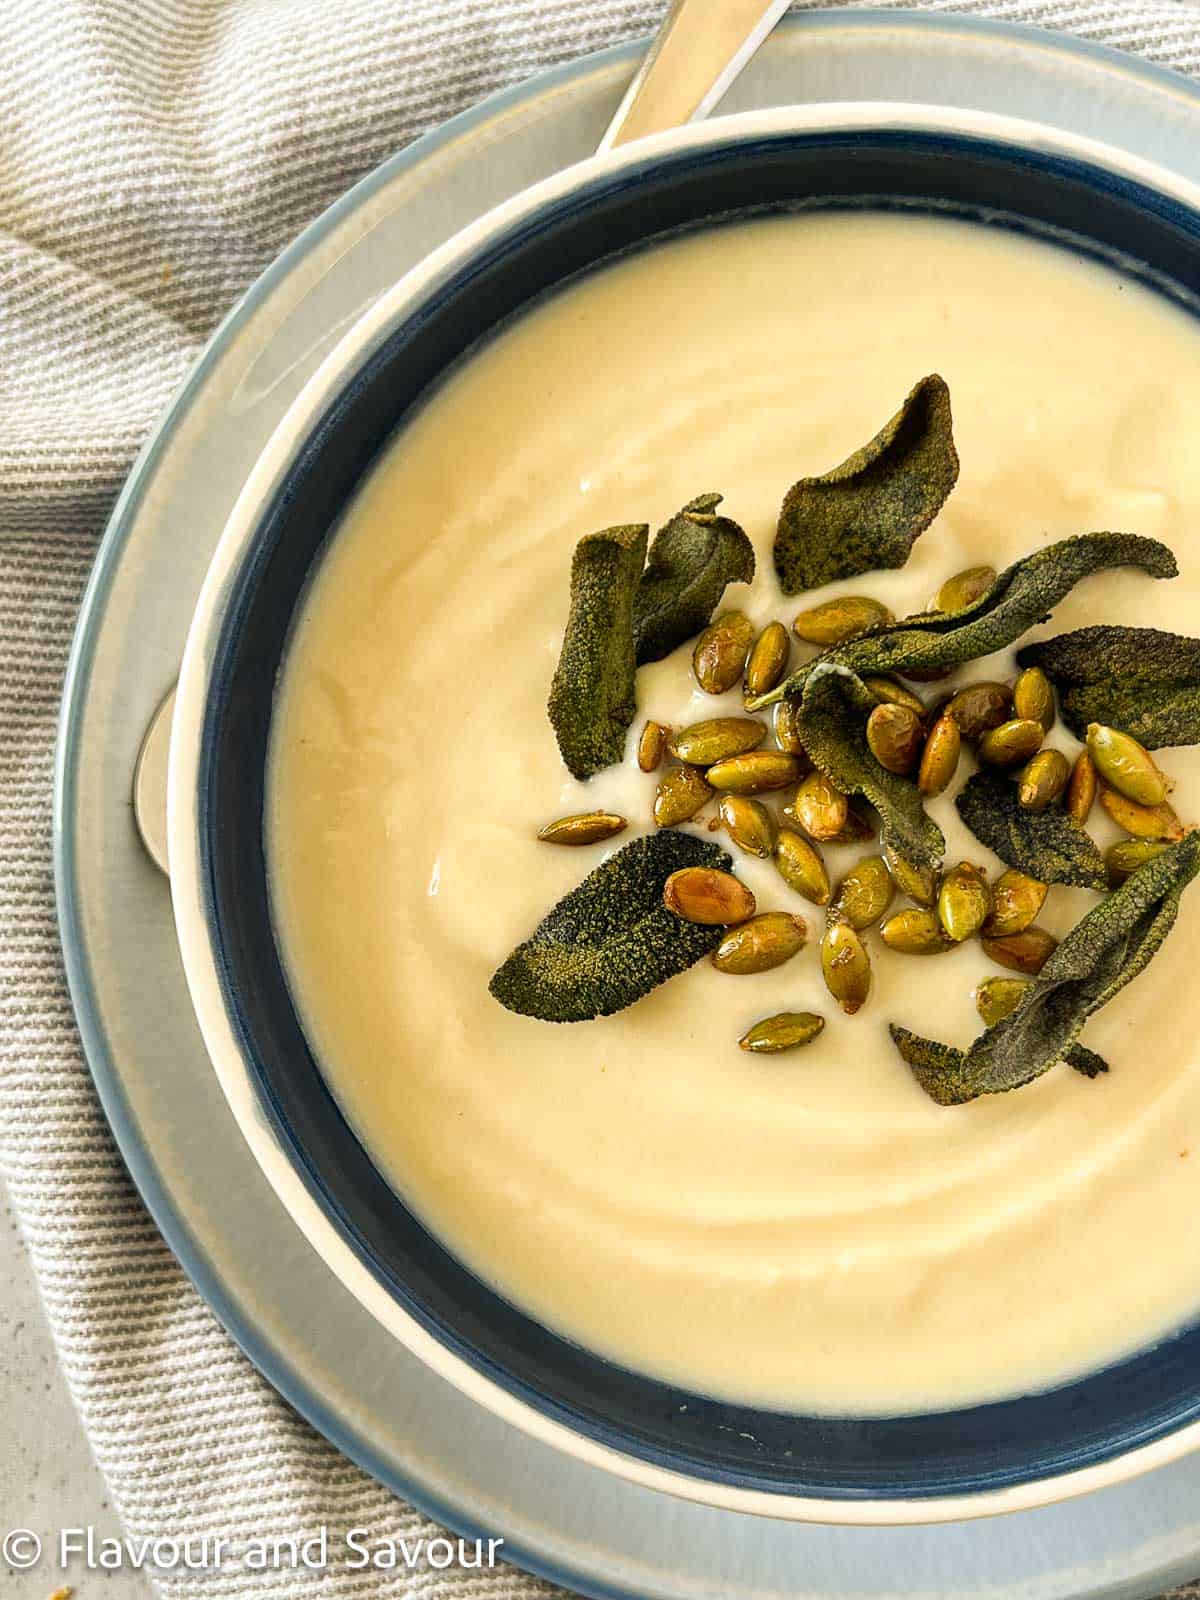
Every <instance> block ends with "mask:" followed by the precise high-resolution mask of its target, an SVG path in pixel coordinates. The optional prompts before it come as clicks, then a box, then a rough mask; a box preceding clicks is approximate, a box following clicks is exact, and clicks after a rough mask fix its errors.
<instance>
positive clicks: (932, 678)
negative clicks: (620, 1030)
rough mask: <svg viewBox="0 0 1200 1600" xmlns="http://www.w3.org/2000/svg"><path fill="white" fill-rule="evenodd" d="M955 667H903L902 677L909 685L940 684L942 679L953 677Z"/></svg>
mask: <svg viewBox="0 0 1200 1600" xmlns="http://www.w3.org/2000/svg"><path fill="white" fill-rule="evenodd" d="M955 670H956V669H955V667H905V669H904V676H905V677H906V678H907V679H908V681H909V682H910V683H941V681H942V679H943V678H950V677H953V676H954V673H955Z"/></svg>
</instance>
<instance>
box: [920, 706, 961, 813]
mask: <svg viewBox="0 0 1200 1600" xmlns="http://www.w3.org/2000/svg"><path fill="white" fill-rule="evenodd" d="M961 749H962V734H961V732H960V730H959V726H958V723H957V722H955V720H954V718H953V717H952V716H951V715H950V713H949V712H948V711H946V712H944V713H943V714H942V715H941V716H940V717H939V718H938V719H937V721H936V722H935V723H934V725H933V727H932V728H930V730H929V737H928V739H926V741H925V748H924V750H923V751H922V752H921V764H920V766H919V767H918V769H917V788H918V789H920V791H921V793H922V794H923V795H928V796H929V797H931V798H932V796H934V795H937V794H941V792H942V790H943V789H944V788H945V787H946V785H947V784H948V783H949V782H950V780H951V778H953V776H954V774H955V771H956V770H957V768H958V756H959V751H960V750H961Z"/></svg>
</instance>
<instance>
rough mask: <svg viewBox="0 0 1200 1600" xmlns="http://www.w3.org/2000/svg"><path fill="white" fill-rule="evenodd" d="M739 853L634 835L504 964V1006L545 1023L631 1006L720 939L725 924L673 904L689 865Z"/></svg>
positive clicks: (718, 863)
mask: <svg viewBox="0 0 1200 1600" xmlns="http://www.w3.org/2000/svg"><path fill="white" fill-rule="evenodd" d="M729 865H730V861H729V857H728V856H727V855H726V854H725V852H724V851H723V850H721V849H718V847H717V846H716V845H715V844H710V843H708V841H707V840H704V839H697V838H696V837H695V836H694V835H693V834H690V833H676V832H674V831H672V832H665V833H655V834H650V835H649V836H648V837H646V838H642V839H634V840H633V842H632V843H631V844H627V845H626V846H625V847H624V849H623V850H618V851H617V853H616V855H614V856H610V857H609V859H608V860H607V861H605V862H604V863H603V864H602V865H600V866H598V867H597V868H596V870H595V871H594V872H591V873H589V874H588V876H587V877H586V878H585V879H584V880H583V882H582V883H581V884H579V885H578V887H577V888H574V889H572V890H571V892H570V894H568V895H565V896H564V897H563V899H561V900H560V901H559V902H558V904H557V905H556V906H555V907H554V909H553V911H551V912H550V913H549V914H548V915H547V916H546V917H544V918H543V920H542V921H541V922H540V923H539V924H538V926H537V928H536V930H535V931H534V933H533V935H532V936H531V937H530V938H529V939H527V940H526V941H525V943H524V944H521V945H518V946H517V948H516V949H515V950H514V951H513V952H512V954H511V955H510V956H509V957H508V959H507V960H506V961H505V962H504V964H503V965H502V966H501V967H500V968H499V969H498V970H497V971H496V973H495V975H494V977H493V978H492V981H491V983H490V984H489V986H488V987H489V988H490V990H491V993H492V994H493V995H494V996H495V997H496V999H497V1000H499V1002H500V1004H501V1005H502V1006H507V1007H508V1009H509V1010H510V1011H518V1012H520V1013H521V1014H522V1016H526V1017H540V1018H541V1019H542V1020H543V1021H544V1022H587V1021H590V1019H591V1018H593V1017H607V1016H610V1015H611V1014H612V1013H613V1012H614V1011H623V1010H624V1009H625V1007H626V1006H631V1005H632V1004H633V1002H634V1001H635V1000H640V999H641V998H642V997H643V995H647V994H649V993H650V991H651V989H656V988H657V987H658V985H659V984H660V983H665V982H666V980H667V979H668V978H673V977H675V976H676V974H678V973H680V972H685V971H686V970H687V968H688V967H690V966H691V965H692V964H693V962H696V961H699V959H700V958H701V956H705V955H708V954H709V953H710V952H711V951H713V950H714V949H716V947H717V945H718V944H720V942H721V939H722V937H723V935H724V932H725V930H724V928H721V927H708V926H705V925H703V924H701V923H698V922H685V921H684V920H683V919H682V918H681V917H677V916H675V915H673V913H671V912H670V911H668V910H667V908H666V907H665V906H664V905H663V885H664V884H665V883H666V881H667V879H668V878H669V877H670V876H671V874H672V873H673V872H677V871H679V870H680V869H681V868H683V867H716V868H720V869H726V868H728V867H729Z"/></svg>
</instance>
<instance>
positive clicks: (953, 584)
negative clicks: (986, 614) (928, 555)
mask: <svg viewBox="0 0 1200 1600" xmlns="http://www.w3.org/2000/svg"><path fill="white" fill-rule="evenodd" d="M995 581H996V569H995V567H968V568H967V569H966V571H965V572H956V573H955V575H954V577H952V578H947V579H946V581H945V583H944V584H943V585H942V587H941V588H940V589H939V590H938V592H937V594H936V595H935V596H934V598H933V604H932V605H931V606H930V608H929V609H930V610H931V611H965V610H966V609H967V607H968V606H973V605H974V604H975V602H976V600H978V599H980V598H981V597H982V596H983V595H985V594H986V593H987V592H988V590H989V589H990V588H991V587H992V585H993V584H994V583H995Z"/></svg>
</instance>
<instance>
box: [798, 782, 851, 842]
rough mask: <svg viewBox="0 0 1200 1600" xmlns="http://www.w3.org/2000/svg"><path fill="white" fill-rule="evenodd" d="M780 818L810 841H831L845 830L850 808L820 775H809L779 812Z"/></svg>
mask: <svg viewBox="0 0 1200 1600" xmlns="http://www.w3.org/2000/svg"><path fill="white" fill-rule="evenodd" d="M783 814H784V816H785V817H787V818H788V819H789V820H790V821H792V822H794V823H795V824H796V825H797V827H799V828H801V829H803V831H804V832H805V833H807V834H808V835H809V837H810V838H812V839H822V840H826V841H828V840H831V839H836V838H837V836H838V834H839V833H841V831H842V829H843V828H844V827H845V826H846V822H847V819H848V817H849V815H850V805H849V802H848V801H847V799H846V796H845V795H844V794H843V793H842V792H841V790H840V789H835V788H834V786H833V784H832V783H830V781H829V779H828V778H827V777H826V776H825V774H824V773H823V772H810V773H809V775H808V777H807V778H805V779H804V780H803V782H802V783H801V784H800V786H799V787H798V788H797V790H796V792H795V794H794V795H793V796H792V798H791V799H790V800H789V801H788V802H787V804H786V805H785V806H784V808H783Z"/></svg>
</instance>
